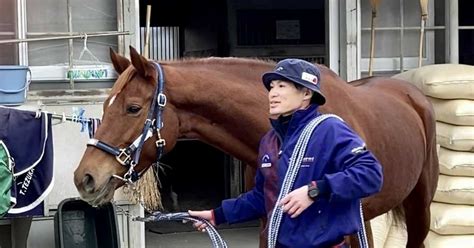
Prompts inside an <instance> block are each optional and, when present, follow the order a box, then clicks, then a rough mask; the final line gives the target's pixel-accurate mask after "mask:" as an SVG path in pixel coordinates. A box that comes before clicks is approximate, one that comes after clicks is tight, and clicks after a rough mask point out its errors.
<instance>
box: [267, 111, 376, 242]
mask: <svg viewBox="0 0 474 248" xmlns="http://www.w3.org/2000/svg"><path fill="white" fill-rule="evenodd" d="M330 117H333V118H337V119H339V120H341V121H343V120H342V119H341V117H339V116H337V115H333V114H323V115H320V116H318V117H316V118H315V119H313V120H312V121H311V122H310V123H309V124H308V125H306V127H305V128H304V129H303V132H302V133H301V135H300V137H299V138H298V141H297V143H296V146H295V149H294V150H293V153H292V154H291V157H290V163H289V166H288V170H287V171H286V175H285V178H284V179H283V184H282V188H281V190H280V194H279V195H278V199H277V201H276V205H275V208H274V209H273V212H272V215H271V218H270V224H269V226H268V230H269V231H268V232H269V233H268V239H267V241H268V248H274V247H275V245H276V241H277V238H278V231H279V229H280V224H281V220H282V218H283V209H282V207H281V205H279V204H278V203H279V202H280V201H281V200H282V199H283V198H284V197H285V196H286V195H288V193H289V192H290V190H291V189H292V187H293V183H294V182H295V180H296V176H297V175H298V171H299V168H300V165H301V162H302V160H303V157H304V155H305V153H306V148H307V146H308V142H309V139H310V137H311V135H312V133H313V131H314V129H315V128H316V127H317V126H318V125H319V124H320V123H321V122H323V121H324V120H326V119H327V118H330ZM360 216H361V225H360V230H359V232H358V237H359V243H360V245H361V247H362V248H367V238H366V237H365V226H364V222H363V215H362V205H360ZM364 237H365V238H364Z"/></svg>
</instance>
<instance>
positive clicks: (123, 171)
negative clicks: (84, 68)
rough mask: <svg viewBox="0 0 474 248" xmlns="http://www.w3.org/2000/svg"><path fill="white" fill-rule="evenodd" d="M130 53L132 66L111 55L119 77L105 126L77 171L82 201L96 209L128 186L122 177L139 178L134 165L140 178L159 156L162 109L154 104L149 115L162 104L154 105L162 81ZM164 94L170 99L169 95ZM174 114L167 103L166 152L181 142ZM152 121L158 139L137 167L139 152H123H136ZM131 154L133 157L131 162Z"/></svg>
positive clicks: (150, 141)
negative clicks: (158, 130)
mask: <svg viewBox="0 0 474 248" xmlns="http://www.w3.org/2000/svg"><path fill="white" fill-rule="evenodd" d="M130 51H131V52H130V57H131V63H130V61H129V60H128V59H127V58H125V57H122V56H120V55H118V54H116V53H115V52H113V51H112V50H111V58H112V62H113V65H114V67H115V70H116V71H117V72H118V73H119V77H118V79H117V81H116V82H115V85H114V86H113V88H112V90H111V93H110V95H109V97H108V98H107V99H106V101H105V102H104V106H103V112H104V114H103V116H102V124H101V125H100V127H99V128H98V130H97V132H96V134H95V136H94V139H92V140H91V141H89V143H88V147H87V149H86V151H85V153H84V155H83V157H82V160H81V162H80V164H79V166H78V167H77V169H76V171H75V172H74V183H75V185H76V187H77V189H78V191H79V193H80V195H81V197H82V198H83V199H84V200H85V201H87V202H89V203H90V204H92V205H100V204H103V203H105V202H108V201H110V200H111V199H112V197H113V194H114V191H115V189H117V188H118V187H120V186H122V185H123V184H124V182H125V181H124V180H122V179H121V178H126V179H129V178H130V177H133V176H136V174H135V175H132V173H131V171H130V170H129V168H130V166H134V171H135V172H138V173H141V172H143V171H145V170H146V169H147V168H148V167H149V166H150V165H151V164H152V163H153V162H154V161H155V160H156V156H157V155H156V154H157V145H156V141H157V140H158V138H157V132H156V127H157V126H156V124H157V122H156V121H153V120H154V119H155V117H156V116H157V114H158V112H160V111H159V106H158V104H154V105H156V106H154V107H155V108H154V109H155V111H150V108H152V107H153V105H152V102H155V103H156V102H157V101H156V100H155V101H153V99H156V97H155V89H156V88H157V82H158V81H157V80H158V79H159V78H158V77H159V76H158V74H157V68H156V67H155V66H154V64H153V63H152V62H150V61H148V60H147V59H146V58H144V57H142V56H141V55H139V54H138V53H137V52H136V50H135V49H133V48H132V47H130ZM163 93H164V94H165V95H166V90H165V91H164V92H163ZM162 103H163V101H162ZM173 109H174V108H173V106H170V105H169V104H168V105H166V107H164V108H162V112H161V113H160V116H161V118H162V120H163V124H164V125H163V128H161V130H160V132H159V133H160V134H161V138H163V139H164V140H165V141H166V145H165V149H166V151H168V150H170V149H171V148H172V147H173V146H174V145H175V143H176V139H177V137H178V119H177V117H176V114H175V113H174V111H173ZM149 112H153V113H151V114H149ZM148 116H151V121H150V125H151V127H152V129H151V130H153V135H152V136H151V137H150V138H148V139H147V140H146V141H145V142H144V144H143V150H142V153H141V156H140V160H139V163H138V164H136V166H135V164H134V162H136V161H135V160H133V153H134V152H133V151H132V152H131V153H132V154H127V153H123V152H125V151H126V148H129V149H130V148H131V149H132V150H133V147H134V146H133V145H132V144H133V143H135V144H139V143H140V141H141V139H140V138H139V137H140V135H142V133H145V134H146V133H147V132H146V131H147V130H148V128H145V124H146V121H147V120H148V118H149V117H148ZM153 127H155V128H153ZM145 129H147V130H145ZM143 130H145V132H144V131H143ZM150 134H151V133H150ZM145 136H146V135H145ZM137 142H138V143H137ZM124 148H125V149H124ZM138 150H140V149H138ZM119 153H122V154H119ZM127 155H131V159H132V160H131V161H130V159H128V157H127ZM132 172H133V171H132Z"/></svg>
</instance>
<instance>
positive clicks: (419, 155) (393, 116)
mask: <svg viewBox="0 0 474 248" xmlns="http://www.w3.org/2000/svg"><path fill="white" fill-rule="evenodd" d="M130 50H131V61H129V60H128V59H126V58H125V57H122V56H120V55H118V54H115V53H114V52H113V51H111V57H112V62H113V64H114V67H115V69H116V71H117V72H118V73H119V74H120V76H119V77H118V79H117V81H116V83H115V85H114V86H113V88H112V90H111V92H110V96H109V97H108V98H107V99H106V101H105V102H104V107H103V110H104V115H103V117H102V125H101V126H100V127H99V129H98V130H97V132H96V135H95V138H96V139H97V140H100V141H102V142H104V143H107V144H109V145H110V146H114V147H120V148H124V147H127V146H129V145H130V144H131V143H132V142H133V141H134V140H136V139H137V137H138V136H139V135H140V134H141V132H142V129H143V125H144V123H145V120H146V119H147V112H148V110H149V109H150V107H151V102H152V99H154V93H153V92H155V88H157V80H159V79H158V75H159V74H158V73H157V68H158V67H156V66H155V65H154V64H153V62H151V61H148V60H147V59H145V58H144V57H142V56H141V55H139V54H138V53H137V52H136V51H135V49H133V48H132V47H131V49H130ZM130 64H131V65H132V66H130ZM160 65H161V68H162V71H163V77H164V80H165V83H164V91H163V93H164V94H165V95H166V96H167V99H168V101H167V104H166V106H165V107H164V108H163V113H162V116H163V124H164V126H163V128H162V129H161V137H162V138H163V139H164V140H165V141H166V146H165V147H164V152H167V151H169V150H170V149H172V148H173V146H174V145H175V143H176V140H177V139H178V138H192V139H199V140H201V141H203V142H206V143H208V144H210V145H212V146H215V147H217V148H219V149H221V150H223V151H225V152H227V153H229V154H231V155H233V156H235V157H236V158H238V159H240V160H242V161H243V162H245V163H247V164H248V165H250V166H251V167H252V168H256V166H257V161H256V159H257V148H258V145H259V140H260V138H261V137H262V136H263V134H264V133H265V132H266V131H268V130H269V128H270V125H269V121H268V100H267V91H266V89H265V88H264V87H263V85H262V83H261V75H262V74H263V72H266V71H269V70H271V69H272V68H273V67H274V64H273V63H271V62H265V61H260V60H251V59H242V58H206V59H189V60H183V61H170V62H160ZM319 67H320V69H321V73H322V80H321V82H322V91H323V92H324V94H325V95H326V98H327V103H326V104H325V105H324V106H322V108H321V111H322V112H325V113H335V114H337V115H339V116H341V117H342V118H343V119H344V120H345V121H346V122H347V123H349V124H350V125H351V126H352V127H353V128H354V129H355V130H356V131H357V132H358V133H359V134H360V135H361V136H362V137H363V138H364V140H365V141H366V143H367V146H368V148H369V149H370V150H371V151H372V152H373V153H374V154H375V155H376V157H377V158H378V159H379V160H380V162H381V164H382V166H383V172H384V173H383V174H384V184H383V187H382V191H381V192H380V193H378V194H376V195H374V196H371V197H368V198H365V199H363V210H364V214H365V218H366V220H369V219H372V218H374V217H376V216H378V215H381V214H383V213H386V212H388V211H389V210H391V209H394V208H396V207H399V208H402V209H403V211H404V214H405V222H406V227H407V232H408V243H407V247H414V248H415V247H416V248H418V247H423V240H424V239H425V237H426V235H427V233H428V230H429V225H430V208H429V206H430V203H431V201H432V199H433V196H434V193H435V189H436V186H437V180H438V158H437V155H436V144H435V142H436V141H435V121H434V114H433V109H432V107H431V104H430V103H429V102H428V100H427V99H426V98H425V96H424V95H423V94H422V93H421V92H420V91H419V90H418V89H417V88H415V87H413V86H412V85H410V84H409V83H407V82H404V81H400V80H396V79H390V78H378V77H372V78H366V79H362V80H359V81H355V82H353V83H352V84H347V83H346V82H345V81H343V80H342V79H341V78H339V77H338V76H337V75H336V74H335V73H334V72H332V71H331V70H329V69H328V68H326V67H324V66H321V65H320V66H319ZM156 140H157V138H156V137H152V138H150V139H149V140H147V141H146V142H145V144H144V146H143V152H142V155H141V156H140V162H139V163H138V164H137V165H136V167H135V168H136V170H137V171H142V170H145V169H146V168H147V167H149V166H150V165H151V164H152V163H153V162H154V161H155V160H156V150H157V148H156V146H155V141H156ZM203 169H205V168H203ZM126 172H127V168H125V167H124V166H122V165H121V164H119V163H118V162H117V160H116V159H115V157H114V156H112V155H111V154H109V153H107V152H104V151H103V150H101V149H97V147H91V146H89V147H88V148H87V150H86V151H85V153H84V156H83V157H82V160H81V162H80V164H79V166H78V168H77V169H76V171H75V173H74V183H75V184H76V187H77V189H78V191H79V193H80V194H81V196H82V198H83V199H84V200H85V201H88V202H89V203H91V204H93V205H100V204H103V203H105V202H108V201H110V200H111V199H112V197H113V194H114V190H115V189H117V188H118V187H120V186H122V185H123V183H124V182H123V181H122V180H120V179H117V176H114V175H124V174H125V173H126Z"/></svg>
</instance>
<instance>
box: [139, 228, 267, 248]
mask: <svg viewBox="0 0 474 248" xmlns="http://www.w3.org/2000/svg"><path fill="white" fill-rule="evenodd" d="M217 231H218V232H219V234H220V235H221V236H222V238H223V239H224V240H225V241H226V242H227V246H228V247H229V248H233V247H238V248H255V247H258V232H259V227H255V226H252V227H235V228H226V229H217ZM145 240H146V248H210V247H212V244H211V241H210V239H209V236H208V235H207V233H200V232H197V231H186V232H172V233H163V234H158V233H154V232H151V231H149V230H148V231H147V232H146V234H145Z"/></svg>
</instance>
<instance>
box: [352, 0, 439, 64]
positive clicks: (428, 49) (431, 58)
mask: <svg viewBox="0 0 474 248" xmlns="http://www.w3.org/2000/svg"><path fill="white" fill-rule="evenodd" d="M404 1H405V0H400V9H399V10H398V11H399V14H400V26H395V27H383V28H381V27H378V28H377V27H376V28H375V30H376V33H375V40H376V41H375V42H377V31H378V30H384V31H393V32H399V35H400V36H399V37H401V38H400V41H399V48H400V49H404V48H403V47H404V45H405V44H404V43H405V41H404V39H403V38H404V33H405V31H408V30H410V31H412V30H420V26H415V27H410V26H404V18H405V13H404V11H403V9H404V7H405V6H404V4H405V2H404ZM434 10H435V9H434V2H433V1H429V2H428V13H432V14H431V16H430V18H428V19H427V22H426V25H425V40H424V53H423V56H422V64H425V65H426V64H434V63H435V44H434V40H435V36H434V33H435V32H434V31H435V29H445V26H434V19H435V18H434V16H433V15H434V13H435V11H434ZM361 14H362V15H364V13H361ZM370 15H371V14H370ZM420 22H421V17H420ZM370 31H371V29H370V27H362V28H361V35H369V36H370ZM360 61H361V64H360V69H361V72H363V73H366V72H368V71H369V61H370V58H361V60H360ZM414 68H418V56H404V55H403V53H402V54H400V56H398V57H395V56H394V57H378V58H377V57H376V58H374V63H373V70H374V71H379V72H391V71H405V70H409V69H414Z"/></svg>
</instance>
